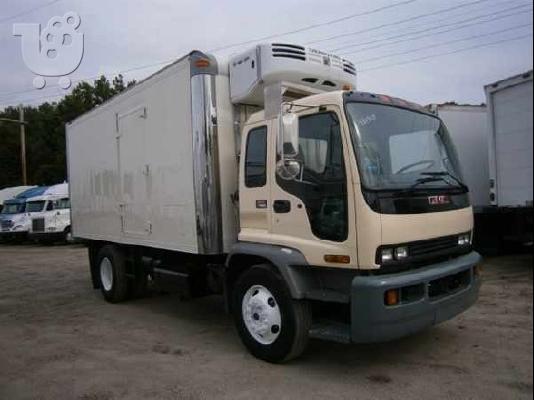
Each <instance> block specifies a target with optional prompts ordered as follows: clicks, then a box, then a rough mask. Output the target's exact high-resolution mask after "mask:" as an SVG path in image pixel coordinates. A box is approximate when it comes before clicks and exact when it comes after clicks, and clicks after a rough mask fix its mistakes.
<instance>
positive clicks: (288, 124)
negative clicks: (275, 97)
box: [281, 113, 299, 159]
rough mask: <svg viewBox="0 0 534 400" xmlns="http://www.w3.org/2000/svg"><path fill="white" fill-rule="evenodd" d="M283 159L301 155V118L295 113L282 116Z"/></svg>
mask: <svg viewBox="0 0 534 400" xmlns="http://www.w3.org/2000/svg"><path fill="white" fill-rule="evenodd" d="M281 145H282V148H281V153H282V158H283V159H285V158H287V157H289V158H291V157H295V156H296V155H298V153H299V118H298V117H297V115H296V114H294V113H284V114H282V143H281Z"/></svg>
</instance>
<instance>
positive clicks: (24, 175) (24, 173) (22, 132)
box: [19, 104, 28, 186]
mask: <svg viewBox="0 0 534 400" xmlns="http://www.w3.org/2000/svg"><path fill="white" fill-rule="evenodd" d="M19 121H20V162H21V163H22V185H23V186H27V184H28V174H27V171H26V122H25V121H24V106H23V105H22V104H21V105H19Z"/></svg>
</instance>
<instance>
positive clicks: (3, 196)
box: [0, 186, 35, 213]
mask: <svg viewBox="0 0 534 400" xmlns="http://www.w3.org/2000/svg"><path fill="white" fill-rule="evenodd" d="M33 187H35V186H14V187H8V188H4V189H0V213H1V212H2V209H3V208H4V201H6V200H11V199H12V198H14V197H15V196H17V195H19V194H21V193H22V192H24V191H26V190H28V189H31V188H33Z"/></svg>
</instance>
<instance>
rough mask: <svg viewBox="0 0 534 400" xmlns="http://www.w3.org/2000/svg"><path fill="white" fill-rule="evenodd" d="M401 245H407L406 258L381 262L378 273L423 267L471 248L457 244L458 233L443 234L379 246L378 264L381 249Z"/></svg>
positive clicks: (378, 262) (467, 251) (456, 255)
mask: <svg viewBox="0 0 534 400" xmlns="http://www.w3.org/2000/svg"><path fill="white" fill-rule="evenodd" d="M401 246H402V247H404V246H405V247H408V258H407V259H405V260H400V261H397V260H395V261H390V262H388V263H384V264H382V268H381V269H380V270H379V272H378V274H389V273H397V272H403V271H408V270H412V269H417V268H421V267H425V266H428V265H430V264H433V263H439V262H443V261H446V260H448V259H450V258H452V257H458V256H460V255H464V254H467V253H469V252H470V251H471V250H472V246H460V245H458V235H452V236H443V237H440V238H436V239H430V240H421V241H417V242H411V243H399V244H398V245H388V246H381V247H379V248H378V250H377V253H376V263H377V264H378V265H380V264H381V262H382V261H381V257H380V255H381V252H382V249H384V248H395V247H401Z"/></svg>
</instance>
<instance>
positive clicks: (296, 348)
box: [232, 264, 311, 363]
mask: <svg viewBox="0 0 534 400" xmlns="http://www.w3.org/2000/svg"><path fill="white" fill-rule="evenodd" d="M271 297H272V299H271ZM269 307H270V308H269ZM232 310H233V314H234V320H235V324H236V327H237V331H238V333H239V336H240V337H241V340H242V341H243V344H244V345H245V347H246V348H247V349H248V350H249V352H250V353H251V354H252V355H253V356H255V357H257V358H259V359H261V360H264V361H267V362H271V363H282V362H285V361H289V360H291V359H294V358H296V357H298V356H300V355H301V354H302V352H303V351H304V350H305V348H306V345H307V343H308V332H309V330H310V326H311V308H310V305H309V303H308V302H307V301H300V300H293V299H292V298H291V294H290V292H289V290H288V288H287V286H286V284H285V282H284V280H283V279H282V277H281V276H280V275H279V274H278V273H277V272H276V271H275V270H274V268H273V267H272V266H270V265H264V264H262V265H256V266H253V267H252V268H250V269H249V270H247V271H246V272H245V273H243V275H241V277H240V278H239V279H238V280H237V282H236V284H235V286H234V290H233V296H232ZM246 321H248V322H246ZM278 321H279V322H280V325H278ZM269 326H270V329H269ZM249 327H250V328H249Z"/></svg>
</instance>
